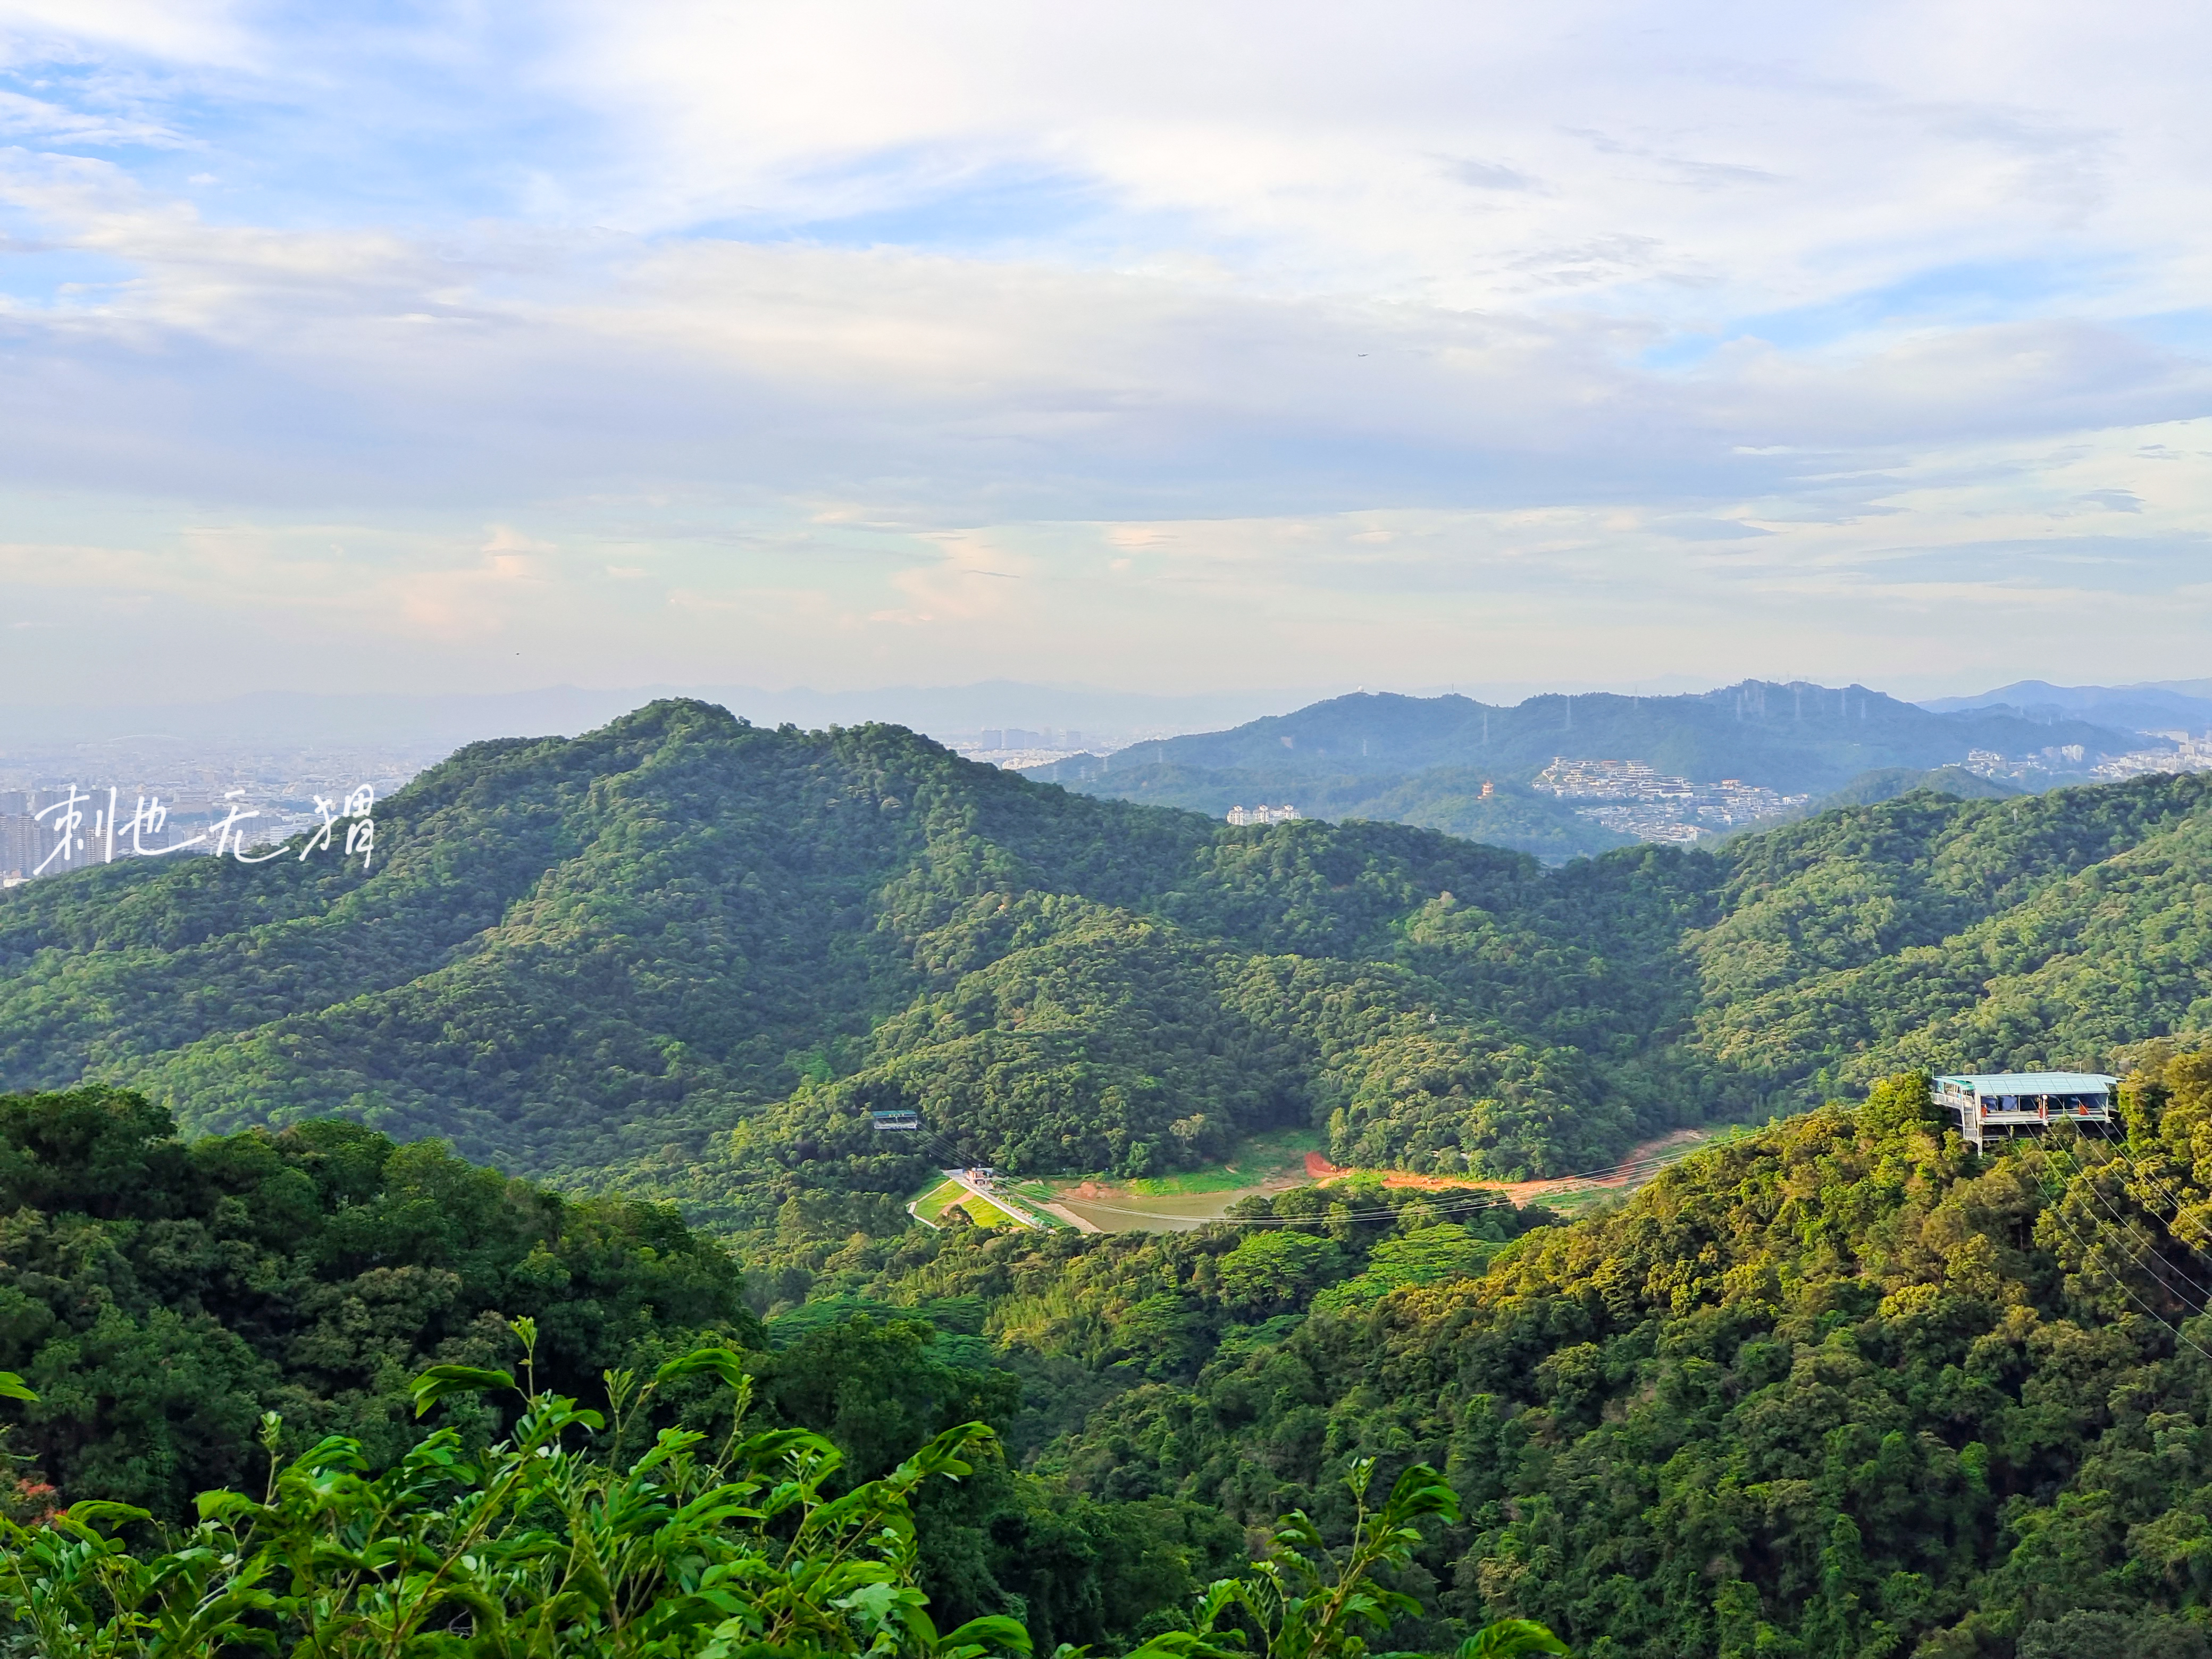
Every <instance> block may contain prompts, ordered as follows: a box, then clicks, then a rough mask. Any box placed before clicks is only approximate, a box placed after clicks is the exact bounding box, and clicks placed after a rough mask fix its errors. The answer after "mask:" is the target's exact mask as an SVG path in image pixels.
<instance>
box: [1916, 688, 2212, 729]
mask: <svg viewBox="0 0 2212 1659" xmlns="http://www.w3.org/2000/svg"><path fill="white" fill-rule="evenodd" d="M1920 706H1921V707H1922V708H1925V709H1929V710H1930V711H1931V712H1933V713H1936V714H1963V713H1967V712H1972V711H1994V710H1996V709H1999V708H2011V709H2015V710H2017V711H2019V712H2020V713H2021V714H2025V715H2027V717H2028V718H2029V719H2031V720H2093V721H2095V722H2096V723H2097V724H2098V725H2100V726H2121V727H2123V728H2124V729H2126V730H2128V731H2131V732H2177V731H2179V732H2203V731H2206V730H2208V729H2212V680H2161V681H2158V682H2156V683H2154V684H2142V685H2053V684H2051V682H2050V681H2048V680H2015V681H2014V682H2013V684H2010V685H2001V686H1999V687H1998V688H1997V689H1996V690H1994V691H1984V692H1982V693H1980V694H1979V695H1978V696H1972V697H1936V698H1934V699H1932V700H1931V701H1929V702H1923V703H1922V704H1921V705H1920Z"/></svg>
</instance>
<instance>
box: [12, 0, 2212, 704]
mask: <svg viewBox="0 0 2212 1659" xmlns="http://www.w3.org/2000/svg"><path fill="white" fill-rule="evenodd" d="M2208 45H2212V21H2208V20H2206V19H2204V18H2202V17H2199V16H2198V15H2195V14H2192V13H2190V12H2189V11H2188V10H2187V9H2166V12H2165V13H2164V14H2163V15H2141V16H2130V15H2112V14H2110V13H2103V14H2099V15H2092V14H2091V13H2090V12H2089V11H2088V10H2087V9H2083V8H2081V7H2079V6H2058V5H2038V4H2033V3H2029V4H2019V3H2015V4H2008V5H1997V4H1973V5H1956V4H1954V5H1944V4H1936V5H1929V4H1925V3H1922V4H1914V5H1904V4H1874V5H1868V6H1863V7H1857V8H1851V9H1838V8H1832V7H1815V6H1811V5H1790V4H1784V5H1774V4H1762V5H1757V6H1753V5H1750V4H1706V5H1699V6H1689V7H1685V6H1681V5H1659V4H1656V3H1652V4H1632V3H1595V0H1587V3H1565V4H1560V5H1555V6H1551V7H1547V8H1542V9H1535V8H1525V7H1520V8H1509V7H1503V6H1477V7H1470V6H1468V5H1465V4H1464V3H1459V4H1443V3H1425V0H1383V3H1376V4H1374V5H1370V6H1364V7H1359V8H1349V7H1343V6H1316V5H1295V4H1293V5H1287V6H1286V5H1283V4H1279V3H1278V4H1270V5H1267V6H1261V5H1257V4H1241V3H1231V4H1223V5H1219V6H1215V7H1211V8H1204V9H1194V8H1190V7H1188V6H1169V5H1163V4H1158V3H1130V4H1127V5H1124V6H1121V7H1116V8H1112V9H1105V8H1091V9H1067V8H1040V7H1034V6H1029V7H1022V6H1013V5H1001V4H985V3H972V0H966V3H963V0H946V3H940V4H936V5H933V6H929V7H920V6H912V5H907V6H893V5H874V4H854V3H848V0H813V3H808V4H804V5H801V4H783V3H756V4H749V5H747V6H744V7H732V6H727V5H714V4H708V3H655V0H640V3H625V4H623V5H621V6H615V5H612V4H587V3H573V0H572V3H555V4H546V3H539V4H535V5H531V6H520V5H506V4H501V3H497V0H482V3H471V4H466V5H454V6H441V5H433V4H423V5H414V6H401V5H394V6H385V7H373V6H355V7H351V8H348V9H344V10H343V11H342V12H333V11H332V10H331V9H329V8H312V7H307V6H288V5H254V4H246V3H238V4H222V3H193V0H173V3H153V0H70V3H66V4H64V3H61V0H32V3H17V0H0V237H4V240H0V593H4V594H5V595H6V596H7V597H6V599H5V600H4V601H0V700H4V701H8V702H36V701H40V699H41V698H42V697H48V696H56V695H63V694H64V693H63V692H62V691H61V690H58V688H70V687H73V686H74V685H76V684H80V683H81V682H79V681H78V680H77V679H76V678H75V677H76V675H78V674H79V673H80V672H81V669H80V667H79V666H78V665H81V664H82V661H83V660H84V659H85V655H86V653H88V652H94V653H98V654H99V655H100V657H102V658H103V659H108V660H121V661H127V662H129V663H131V665H133V668H134V673H135V674H136V675H137V677H138V678H140V679H141V680H143V682H144V683H145V684H144V685H141V686H133V687H129V688H123V689H121V690H118V695H117V696H116V698H115V700H116V701H118V702H119V701H135V700H140V699H139V696H138V695H137V694H139V693H140V692H143V690H144V689H146V688H147V687H149V686H151V687H160V688H166V689H169V690H173V691H174V692H176V693H177V694H179V695H185V694H190V695H198V694H202V693H204V694H207V695H217V694H228V693H229V692H233V691H236V690H264V689H265V690H271V691H272V692H275V691H281V690H283V689H284V688H285V687H287V686H295V685H301V684H308V683H319V681H321V680H322V679H323V678H325V677H327V676H328V675H329V674H330V673H331V671H332V665H333V662H334V661H335V662H337V663H338V664H339V665H341V671H342V672H343V674H344V675H345V677H346V678H347V679H348V682H349V684H357V685H359V686H361V687H362V689H374V690H401V689H416V690H506V689H514V688H519V687H522V686H528V685H538V684H548V683H551V682H554V681H557V680H571V681H575V682H578V683H582V684H599V685H624V684H648V683H666V682H670V681H692V682H701V683H731V682H738V683H752V684H794V683H805V684H816V685H819V686H823V687H833V688H835V687H853V686H862V685H868V684H896V683H921V684H933V683H934V684H951V683H959V682H963V681H969V680H976V679H983V678H993V677H999V676H1004V677H1010V678H1028V679H1043V680H1053V681H1081V682H1086V683H1090V684H1099V685H1109V686H1117V687H1121V688H1125V689H1131V690H1136V689H1153V690H1178V691H1181V690H1212V689H1217V688H1218V687H1221V686H1225V685H1233V684H1251V683H1255V678H1256V680H1257V681H1258V682H1263V683H1266V684H1277V685H1294V684H1314V685H1316V686H1319V685H1335V684H1346V683H1364V684H1370V685H1394V684H1395V685H1402V686H1419V685H1436V684H1462V685H1480V684H1503V683H1531V682H1541V683H1559V682H1563V681H1564V682H1572V681H1575V680H1577V679H1578V678H1581V679H1587V680H1588V681H1589V683H1591V684H1622V683H1628V682H1631V681H1633V680H1635V679H1638V678H1651V679H1656V678H1662V677H1668V676H1679V675H1689V676H1692V677H1693V678H1710V679H1711V681H1712V682H1713V683H1722V682H1725V681H1728V680H1731V679H1734V678H1739V677H1741V676H1742V675H1744V674H1752V673H1756V674H1765V675H1788V676H1794V675H1799V674H1804V675H1809V676H1813V677H1816V678H1826V679H1829V680H1832V681H1848V680H1859V681H1863V682H1866V683H1869V684H1881V685H1885V686H1888V687H1892V688H1894V689H1899V690H1907V691H1913V692H1934V691H1939V690H1971V689H1977V688H1978V687H1979V686H1980V685H1981V684H1984V682H1987V683H1990V684H1996V683H2001V682H2003V681H2006V680H2010V679H2016V678H2021V677H2022V676H2024V675H2034V676H2039V677H2044V678H2051V679H2054V680H2060V681H2067V680H2069V679H2081V678H2104V679H2110V678H2116V677H2122V678H2185V677H2195V676H2199V675H2203V674H2204V673H2206V672H2208V671H2212V663H2208V662H2207V660H2206V653H2205V650H2204V647H2203V641H2205V639H2206V638H2207V637H2208V636H2212V635H2208V626H2207V624H2208V623H2212V616H2208V611H2212V566H2208V563H2207V560H2206V557H2205V551H2206V550H2205V544H2204V539H2203V538H2204V532H2205V530H2206V528H2207V519H2206V510H2207V507H2208V506H2212V420H2208V416H2212V371H2209V370H2208V367H2207V356H2208V352H2212V330H2208V329H2207V327H2206V319H2207V316H2208V309H2207V307H2206V306H2205V304H2204V301H2203V295H2205V293H2206V292H2207V279H2208V277H2212V268H2208V267H2212V247H2208V246H2207V242H2208V239H2212V220H2208V218H2207V216H2206V215H2205V214H2204V213H2203V211H2202V195H2203V187H2202V184H2201V180H2202V179H2203V178H2204V177H2205V176H2207V166H2206V164H2207V161H2208V160H2212V157H2208V155H2206V150H2207V149H2208V124H2207V123H2206V122H2205V121H2204V119H2203V117H2202V115H2201V113H2200V112H2199V109H2200V106H2201V91H2200V88H2201V85H2202V82H2203V72H2204V69H2205V66H2206V60H2207V47H2208ZM1968 620H1971V623H1972V625H1971V626H1962V623H1965V622H1966V621H1968ZM334 641H343V649H342V650H341V651H340V652H339V653H338V654H337V657H336V658H334V657H333V655H332V645H333V642H334ZM2090 665H2094V667H2093V668H2092V667H2091V666H2090ZM2122 665H2124V669H2123V666H2122Z"/></svg>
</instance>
